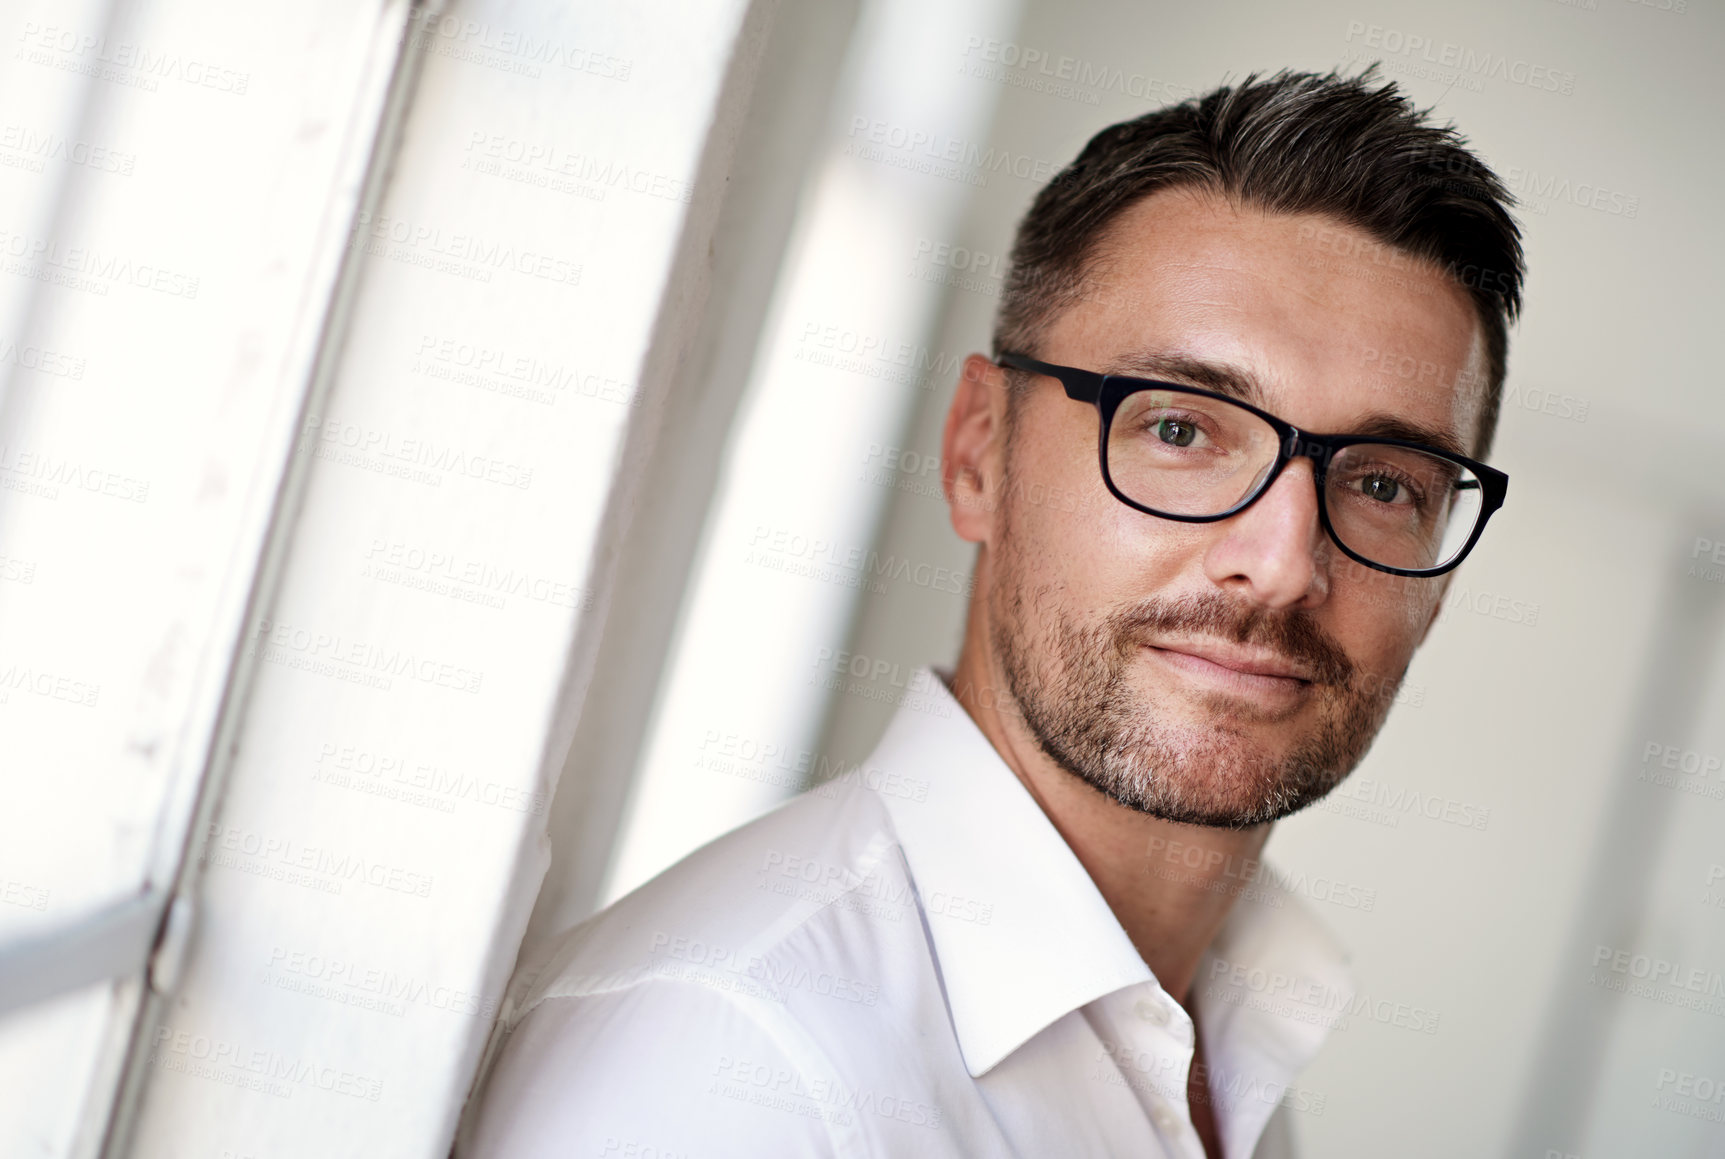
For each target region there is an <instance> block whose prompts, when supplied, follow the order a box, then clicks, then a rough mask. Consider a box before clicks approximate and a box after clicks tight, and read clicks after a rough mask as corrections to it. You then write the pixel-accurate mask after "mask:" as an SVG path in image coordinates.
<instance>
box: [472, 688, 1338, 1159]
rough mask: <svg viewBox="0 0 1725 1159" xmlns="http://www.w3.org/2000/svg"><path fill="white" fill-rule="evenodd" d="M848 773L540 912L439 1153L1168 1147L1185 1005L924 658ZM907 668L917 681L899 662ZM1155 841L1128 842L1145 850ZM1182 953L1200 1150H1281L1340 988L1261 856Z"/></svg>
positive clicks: (1182, 1140)
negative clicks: (593, 893) (588, 912)
mask: <svg viewBox="0 0 1725 1159" xmlns="http://www.w3.org/2000/svg"><path fill="white" fill-rule="evenodd" d="M921 681H922V684H924V685H926V687H927V689H928V690H929V691H928V695H926V696H924V697H921V698H920V699H919V700H918V702H917V704H916V705H915V707H909V706H907V707H903V708H900V709H899V711H898V713H897V715H896V716H895V718H894V719H893V721H892V724H891V726H890V727H889V729H888V731H887V733H886V735H885V737H884V738H883V739H882V740H881V742H880V745H879V746H878V747H877V748H876V750H875V752H874V753H873V755H872V756H871V757H870V758H869V760H868V761H866V762H865V763H864V764H863V765H862V766H861V768H860V770H857V771H855V772H852V773H850V774H847V775H845V776H843V777H840V778H838V779H837V780H836V781H835V782H829V783H828V784H826V785H823V786H821V787H820V788H818V789H815V790H813V791H810V792H808V793H804V794H803V795H801V796H799V797H797V798H795V799H794V800H792V801H789V802H787V803H786V804H785V805H783V806H781V807H780V808H779V809H777V810H775V811H774V812H772V813H770V814H768V815H767V816H765V817H762V818H760V819H758V820H756V821H753V822H751V823H749V824H747V825H744V826H742V827H741V828H739V829H737V830H734V831H733V832H731V833H728V834H726V835H725V836H723V837H721V838H719V839H718V840H716V841H714V842H712V843H711V844H709V845H707V846H705V847H704V848H702V849H700V850H698V851H696V852H695V853H693V854H691V855H690V856H689V857H687V858H686V859H684V860H683V861H681V862H679V863H678V864H677V865H675V866H673V867H672V868H671V869H669V870H667V871H665V872H664V873H663V874H661V875H660V876H658V877H657V878H655V879H653V880H652V881H650V882H648V883H647V884H646V885H644V886H642V887H641V888H640V889H638V890H636V891H635V892H634V893H632V894H630V895H629V896H628V897H625V898H623V899H622V900H620V901H618V902H617V903H616V904H615V905H613V906H611V907H610V908H609V909H607V910H605V911H604V912H603V913H600V914H598V915H596V916H595V917H593V918H591V919H589V920H588V921H586V922H584V923H582V924H581V925H580V926H577V927H576V928H575V929H573V930H571V931H570V932H569V933H568V934H567V935H565V936H564V938H563V940H562V941H561V942H560V943H559V946H558V949H557V952H556V953H555V955H554V956H553V957H552V958H551V959H550V960H549V964H548V965H546V966H545V967H544V968H543V969H542V970H541V971H540V973H539V975H538V978H537V980H536V982H535V983H534V985H533V987H532V989H531V991H530V992H529V993H528V995H527V997H526V998H525V1000H524V1001H522V1002H521V1003H519V1004H518V1005H517V1008H516V1009H514V1010H513V1011H512V1012H511V1014H510V1025H511V1030H510V1033H509V1036H508V1038H507V1039H506V1040H505V1045H504V1047H503V1050H502V1052H501V1054H500V1056H499V1058H498V1061H497V1065H496V1066H495V1068H494V1069H493V1071H492V1073H491V1076H490V1079H489V1081H488V1085H487V1086H486V1088H485V1093H484V1096H483V1098H482V1100H481V1102H480V1104H479V1105H478V1106H477V1108H476V1109H475V1110H474V1112H473V1118H472V1121H471V1122H469V1123H468V1124H467V1125H466V1128H465V1130H464V1133H463V1146H462V1148H461V1151H460V1154H461V1155H462V1157H463V1159H539V1157H541V1156H544V1157H550V1156H556V1157H557V1159H571V1157H576V1156H618V1157H633V1159H713V1157H719V1156H736V1157H738V1159H763V1157H775V1156H835V1157H836V1156H845V1157H851V1156H899V1155H903V1156H919V1157H920V1156H953V1157H957V1156H966V1157H974V1156H1024V1157H1027V1159H1047V1157H1054V1156H1112V1155H1120V1156H1126V1155H1131V1156H1164V1155H1165V1156H1181V1157H1182V1159H1203V1146H1202V1144H1201V1143H1200V1142H1199V1139H1198V1135H1197V1132H1196V1131H1195V1129H1194V1128H1193V1126H1192V1121H1191V1117H1190V1115H1189V1112H1188V1108H1187V1103H1186V1082H1187V1072H1188V1069H1189V1067H1190V1065H1191V1061H1192V1053H1193V1052H1192V1042H1193V1024H1192V1019H1191V1018H1190V1017H1188V1015H1187V1013H1186V1011H1185V1010H1184V1009H1182V1008H1181V1007H1180V1005H1179V1004H1178V1003H1176V1002H1175V1001H1174V1000H1173V999H1172V998H1170V997H1169V996H1168V994H1167V993H1166V992H1165V991H1164V990H1163V989H1162V987H1161V986H1160V985H1158V984H1157V981H1156V979H1155V977H1154V976H1153V975H1152V974H1151V972H1150V970H1149V968H1148V967H1147V966H1146V965H1145V964H1144V960H1143V959H1142V958H1140V957H1139V955H1138V952H1137V951H1136V950H1135V949H1134V948H1133V946H1132V943H1131V941H1130V940H1129V939H1128V937H1127V935H1126V932H1125V930H1124V929H1122V928H1121V925H1120V923H1119V921H1118V920H1117V919H1116V918H1115V916H1114V914H1113V912H1112V911H1111V910H1110V909H1109V908H1108V904H1107V903H1106V902H1105V901H1104V900H1103V898H1102V895H1101V893H1099V892H1098V891H1097V889H1096V886H1095V884H1094V883H1093V882H1092V881H1091V880H1090V877H1089V875H1088V874H1087V873H1086V872H1085V870H1084V867H1083V866H1082V865H1081V864H1079V861H1078V859H1077V858H1076V857H1075V856H1074V855H1073V853H1072V850H1071V849H1070V848H1069V847H1068V846H1067V844H1066V842H1065V841H1064V840H1063V839H1062V838H1061V836H1060V834H1059V832H1058V831H1057V830H1056V829H1055V828H1054V826H1053V825H1052V824H1051V823H1050V822H1049V820H1048V818H1047V816H1046V815H1045V814H1044V813H1043V812H1042V810H1041V808H1040V806H1038V805H1037V804H1036V802H1035V800H1034V799H1033V798H1032V797H1031V796H1030V794H1029V793H1028V792H1027V791H1026V790H1025V788H1024V786H1023V785H1022V784H1021V783H1020V782H1019V780H1018V778H1017V777H1016V776H1014V775H1013V773H1012V771H1011V770H1010V769H1009V768H1007V766H1006V764H1005V763H1004V762H1003V761H1002V760H1001V758H1000V756H999V754H998V753H996V752H995V750H994V748H993V747H992V746H991V745H990V744H989V742H988V740H987V738H986V737H984V736H983V734H982V732H981V730H979V729H978V728H977V727H976V725H975V723H974V722H972V721H971V719H970V717H969V716H968V715H967V714H966V713H965V711H964V709H963V708H962V707H961V706H960V705H959V704H958V702H957V701H956V700H954V699H953V697H952V695H951V693H950V692H949V691H948V690H947V688H946V687H945V685H944V682H943V681H942V680H941V679H936V678H935V676H934V674H933V673H932V671H930V670H924V672H923V673H922V674H921ZM919 686H920V685H919ZM1150 868H1151V862H1150V860H1149V859H1147V860H1146V869H1147V871H1148V870H1149V869H1150ZM1247 894H1248V895H1249V896H1245V897H1242V898H1241V899H1240V900H1238V901H1237V902H1236V904H1235V906H1234V909H1233V911H1232V912H1231V914H1230V916H1229V918H1228V921H1227V923H1226V925H1225V926H1224V927H1223V929H1222V931H1221V933H1220V935H1219V936H1218V937H1217V939H1216V941H1215V942H1214V943H1213V944H1212V945H1211V947H1210V948H1209V950H1208V951H1207V952H1206V955H1205V957H1204V959H1203V961H1202V962H1201V963H1200V966H1199V970H1198V975H1197V978H1196V979H1195V980H1194V982H1193V988H1192V995H1191V998H1192V1000H1193V1001H1194V1005H1195V1009H1196V1011H1197V1017H1198V1020H1199V1022H1200V1023H1201V1024H1202V1026H1203V1029H1204V1050H1205V1055H1206V1061H1207V1063H1208V1082H1209V1087H1210V1090H1211V1092H1212V1102H1213V1105H1214V1110H1215V1116H1216V1123H1217V1128H1218V1132H1219V1134H1220V1137H1221V1141H1222V1149H1223V1154H1224V1155H1226V1156H1228V1157H1229V1159H1236V1157H1239V1159H1244V1157H1246V1156H1258V1157H1260V1159H1272V1157H1274V1159H1281V1157H1283V1156H1289V1155H1292V1154H1293V1150H1292V1139H1291V1132H1290V1118H1291V1116H1290V1112H1294V1113H1298V1112H1301V1111H1305V1112H1309V1113H1312V1112H1315V1113H1321V1112H1322V1110H1323V1103H1324V1098H1323V1095H1322V1094H1320V1093H1317V1092H1312V1091H1310V1090H1307V1089H1304V1088H1301V1087H1299V1086H1297V1085H1295V1084H1294V1078H1295V1075H1296V1074H1297V1073H1298V1072H1299V1070H1300V1069H1301V1068H1303V1067H1304V1066H1305V1065H1306V1064H1307V1063H1308V1062H1309V1061H1310V1060H1311V1058H1312V1056H1313V1055H1314V1054H1315V1053H1316V1052H1317V1050H1318V1047H1319V1046H1320V1045H1321V1043H1322V1041H1323V1039H1324V1037H1325V1036H1326V1034H1327V1032H1328V1031H1327V1028H1328V1026H1330V1025H1335V1024H1337V1023H1339V1022H1341V1021H1342V1020H1343V1017H1344V1016H1345V1013H1346V1006H1347V1003H1348V1002H1349V1001H1350V1000H1351V995H1352V986H1351V984H1350V982H1349V981H1348V976H1347V972H1346V970H1345V966H1344V956H1343V954H1342V953H1341V951H1340V950H1339V948H1338V947H1337V945H1336V943H1335V942H1334V940H1333V938H1332V937H1331V936H1330V935H1329V933H1328V932H1327V931H1326V930H1325V929H1324V928H1323V927H1322V926H1321V925H1320V924H1319V923H1318V921H1317V919H1316V918H1315V917H1314V916H1312V915H1311V914H1310V913H1309V911H1307V909H1306V908H1305V905H1304V903H1303V902H1301V901H1300V899H1298V898H1297V897H1295V896H1293V895H1292V894H1290V893H1288V892H1287V891H1286V890H1284V889H1281V888H1279V887H1278V886H1277V885H1275V884H1274V882H1273V879H1270V878H1269V877H1268V876H1267V875H1265V877H1264V880H1263V882H1261V883H1260V882H1254V883H1253V884H1252V886H1251V888H1250V889H1249V890H1248V891H1247Z"/></svg>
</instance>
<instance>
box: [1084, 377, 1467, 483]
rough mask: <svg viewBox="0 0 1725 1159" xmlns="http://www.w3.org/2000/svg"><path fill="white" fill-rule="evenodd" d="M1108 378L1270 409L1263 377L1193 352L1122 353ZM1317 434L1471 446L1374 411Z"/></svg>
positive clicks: (1457, 450) (1454, 449)
mask: <svg viewBox="0 0 1725 1159" xmlns="http://www.w3.org/2000/svg"><path fill="white" fill-rule="evenodd" d="M1103 373H1104V374H1121V375H1129V376H1131V377H1134V378H1163V379H1168V380H1170V381H1173V382H1179V383H1183V384H1186V385H1190V386H1197V387H1202V388H1203V389H1205V390H1213V391H1215V392H1216V393H1217V394H1225V395H1227V396H1228V397H1229V398H1235V399H1239V400H1240V401H1241V402H1246V403H1251V404H1252V405H1253V406H1255V407H1258V408H1259V409H1261V410H1268V409H1270V408H1268V407H1266V406H1265V405H1264V389H1263V386H1262V384H1261V383H1260V381H1259V379H1258V376H1257V375H1255V374H1253V373H1252V372H1251V371H1249V370H1247V369H1245V368H1244V367H1240V366H1235V365H1233V364H1232V363H1227V362H1211V361H1209V360H1207V359H1203V358H1195V357H1193V356H1192V355H1189V354H1174V353H1159V352H1156V351H1142V352H1137V353H1132V354H1123V355H1121V356H1119V357H1118V358H1115V359H1114V360H1113V361H1111V362H1109V363H1108V364H1107V366H1106V367H1105V368H1104V369H1103ZM1311 433H1313V434H1330V435H1367V436H1369V437H1372V438H1378V439H1400V440H1401V441H1402V442H1405V443H1419V444H1421V445H1422V446H1427V447H1434V448H1436V449H1437V450H1440V451H1448V452H1449V453H1450V454H1452V455H1461V456H1462V457H1463V458H1466V457H1467V448H1466V447H1465V446H1464V445H1463V444H1462V440H1461V439H1460V438H1458V437H1457V436H1456V434H1455V433H1454V432H1453V431H1450V430H1447V429H1446V428H1443V427H1434V426H1429V425H1427V424H1425V423H1422V422H1418V421H1415V420H1413V419H1406V418H1402V417H1401V416H1399V415H1391V414H1382V413H1374V414H1369V415H1366V416H1365V417H1364V418H1362V419H1361V420H1360V421H1359V422H1357V423H1352V424H1350V425H1349V426H1348V428H1347V429H1346V430H1342V431H1322V432H1320V431H1313V432H1311Z"/></svg>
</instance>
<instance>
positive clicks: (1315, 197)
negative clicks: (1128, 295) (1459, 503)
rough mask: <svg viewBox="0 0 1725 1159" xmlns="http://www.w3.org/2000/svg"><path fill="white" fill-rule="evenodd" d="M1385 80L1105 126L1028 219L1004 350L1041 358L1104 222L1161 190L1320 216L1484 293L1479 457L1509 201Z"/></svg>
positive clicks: (1306, 79)
mask: <svg viewBox="0 0 1725 1159" xmlns="http://www.w3.org/2000/svg"><path fill="white" fill-rule="evenodd" d="M1378 79H1379V77H1378V76H1377V66H1376V65H1375V64H1374V65H1372V66H1371V67H1369V68H1367V69H1366V70H1365V71H1364V72H1362V73H1361V74H1360V75H1359V76H1357V77H1344V76H1341V75H1339V74H1338V73H1337V72H1335V71H1332V72H1329V73H1327V74H1323V75H1319V74H1317V73H1308V72H1288V71H1286V70H1284V71H1282V72H1278V73H1277V74H1275V75H1274V76H1272V77H1270V78H1269V79H1267V80H1260V79H1258V74H1256V73H1253V74H1251V75H1250V76H1248V77H1247V78H1246V79H1245V81H1244V82H1242V83H1241V84H1240V85H1238V86H1236V87H1228V86H1223V87H1221V88H1218V89H1216V90H1215V91H1213V92H1210V93H1207V94H1205V95H1203V96H1198V97H1193V98H1191V99H1190V100H1186V101H1182V102H1181V103H1180V104H1177V105H1172V106H1169V107H1168V108H1164V109H1158V110H1156V111H1155V112H1152V113H1146V114H1145V115H1144V116H1142V117H1138V118H1136V119H1134V120H1130V121H1122V122H1121V123H1119V124H1117V125H1111V126H1109V127H1108V128H1106V129H1103V130H1102V131H1101V132H1100V133H1098V134H1096V135H1095V136H1094V137H1092V138H1091V139H1090V143H1089V144H1087V145H1085V146H1084V151H1083V152H1081V153H1079V154H1078V157H1077V159H1076V160H1074V161H1073V162H1072V164H1070V165H1068V166H1067V167H1066V168H1065V169H1063V170H1061V172H1060V173H1059V174H1058V175H1056V176H1055V178H1054V180H1053V181H1051V182H1049V184H1048V185H1047V187H1046V188H1044V189H1043V190H1042V192H1041V193H1039V194H1038V195H1037V197H1036V200H1035V201H1034V202H1033V203H1032V204H1031V207H1030V212H1029V213H1027V214H1026V215H1025V217H1024V220H1023V221H1022V222H1021V223H1020V224H1019V227H1018V237H1017V239H1016V241H1015V242H1014V243H1013V247H1012V268H1011V272H1010V273H1009V274H1008V275H1007V280H1006V286H1005V289H1004V291H1003V293H1002V295H1001V303H1000V313H999V316H998V318H997V320H996V322H995V330H994V355H995V357H996V359H998V358H999V357H1000V355H1002V354H1003V353H1005V352H1006V351H1008V350H1016V351H1020V352H1024V353H1032V354H1034V353H1036V350H1037V346H1038V344H1039V342H1040V340H1041V339H1042V337H1043V336H1044V334H1045V333H1046V331H1047V329H1048V327H1049V326H1050V325H1051V324H1052V323H1053V321H1054V320H1055V318H1057V317H1058V316H1059V315H1060V314H1061V312H1063V311H1064V310H1065V309H1066V308H1067V307H1069V306H1072V305H1074V304H1075V303H1077V302H1078V301H1080V300H1082V299H1083V298H1084V297H1085V296H1086V295H1087V294H1088V293H1089V292H1090V287H1089V285H1088V283H1089V276H1090V274H1091V273H1092V272H1093V267H1094V265H1095V262H1096V259H1097V257H1098V256H1099V255H1098V246H1099V243H1100V242H1101V241H1102V240H1103V238H1104V236H1105V234H1106V232H1107V228H1108V226H1109V225H1110V224H1111V223H1112V222H1113V221H1114V219H1115V218H1116V217H1118V216H1119V215H1120V213H1121V212H1122V211H1124V210H1125V209H1127V208H1128V207H1129V206H1131V205H1133V204H1135V203H1136V202H1138V201H1141V200H1142V199H1144V198H1145V197H1147V196H1149V195H1150V194H1152V193H1156V192H1158V191H1160V190H1163V189H1172V188H1179V187H1189V188H1195V189H1198V190H1203V191H1206V192H1209V193H1212V194H1217V195H1220V196H1222V197H1225V198H1227V199H1228V200H1229V202H1230V203H1233V204H1236V205H1243V206H1254V207H1257V208H1260V209H1264V210H1272V211H1276V212H1281V213H1313V214H1323V215H1326V216H1328V217H1330V218H1332V219H1334V220H1336V221H1338V222H1341V223H1343V224H1346V225H1349V226H1354V227H1356V228H1358V229H1359V230H1361V231H1363V232H1364V233H1365V234H1366V235H1368V236H1369V237H1370V238H1372V239H1373V240H1374V241H1376V242H1379V243H1381V244H1382V246H1383V247H1384V249H1383V250H1382V251H1381V252H1380V253H1379V254H1377V255H1375V260H1378V261H1380V262H1381V261H1382V260H1383V259H1384V258H1385V257H1388V258H1393V259H1403V261H1402V267H1403V268H1404V269H1405V268H1407V267H1409V266H1411V265H1413V264H1414V263H1415V262H1417V261H1423V262H1430V263H1433V264H1435V265H1436V266H1437V267H1438V268H1439V269H1441V270H1443V271H1445V272H1446V273H1447V274H1448V275H1449V276H1450V277H1451V278H1453V279H1454V280H1455V282H1456V283H1457V284H1458V285H1459V286H1461V287H1462V288H1463V289H1465V290H1466V291H1467V293H1468V294H1469V296H1470V297H1471V298H1472V299H1473V304H1474V309H1475V311H1476V312H1477V314H1478V315H1479V320H1480V324H1481V326H1482V328H1483V331H1484V335H1485V348H1486V383H1485V386H1486V394H1485V405H1484V407H1483V409H1482V412H1481V414H1480V424H1479V431H1478V440H1477V454H1478V455H1479V456H1480V457H1481V458H1483V457H1484V456H1485V454H1486V452H1487V451H1488V450H1489V449H1490V447H1491V441H1492V436H1493V434H1494V433H1495V432H1496V429H1497V417H1498V408H1499V403H1500V399H1501V396H1502V390H1503V378H1504V371H1505V366H1506V361H1507V358H1508V351H1509V335H1508V324H1509V323H1510V322H1511V321H1513V320H1514V319H1515V318H1516V316H1517V315H1518V314H1519V313H1520V311H1521V283H1522V278H1523V274H1524V269H1525V267H1524V265H1523V261H1522V250H1521V231H1520V230H1519V229H1518V228H1517V226H1516V223H1515V219H1514V218H1512V217H1511V216H1510V213H1509V206H1510V205H1512V204H1513V203H1514V198H1513V197H1512V196H1511V194H1510V192H1509V190H1508V189H1507V188H1505V186H1504V184H1503V182H1502V181H1501V180H1499V179H1498V176H1497V174H1495V173H1493V172H1492V171H1491V169H1490V168H1488V167H1487V166H1486V164H1485V162H1483V161H1481V160H1480V159H1479V158H1478V157H1477V156H1475V155H1474V154H1473V153H1472V152H1470V151H1469V150H1468V148H1467V143H1466V141H1465V139H1464V138H1463V137H1462V136H1461V135H1460V134H1459V133H1457V132H1456V131H1455V129H1454V128H1453V127H1452V126H1436V125H1432V124H1429V123H1428V122H1427V120H1426V117H1427V114H1429V113H1430V110H1429V109H1427V110H1425V111H1423V112H1422V111H1421V110H1419V109H1416V108H1415V107H1414V105H1413V103H1412V102H1411V101H1409V100H1408V99H1407V98H1406V97H1404V96H1403V95H1402V94H1401V93H1400V92H1399V91H1398V90H1397V89H1396V86H1395V84H1394V83H1393V82H1387V83H1385V84H1383V86H1382V87H1377V88H1375V87H1372V86H1373V84H1374V83H1375V82H1376V81H1377V80H1378ZM1350 256H1353V257H1356V258H1361V259H1367V260H1372V259H1370V258H1369V257H1368V255H1363V254H1355V255H1350ZM1410 259H1411V260H1410ZM1394 269H1395V266H1394V264H1393V263H1392V264H1391V265H1390V267H1389V269H1387V270H1385V271H1384V273H1383V275H1382V276H1386V277H1394V276H1397V275H1396V274H1395V273H1394ZM1013 377H1014V378H1016V376H1013ZM1018 393H1019V390H1018V388H1017V384H1016V383H1015V389H1014V390H1013V395H1014V398H1015V399H1016V396H1017V394H1018Z"/></svg>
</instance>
